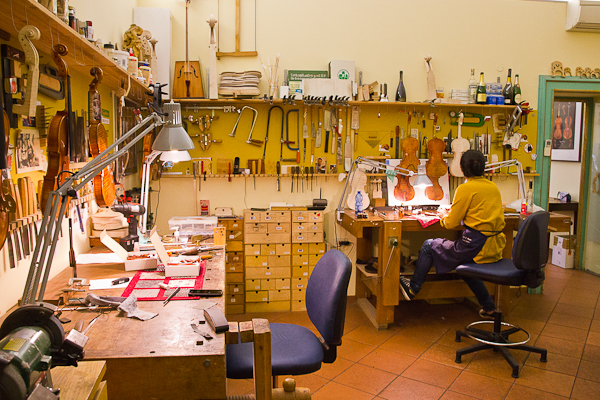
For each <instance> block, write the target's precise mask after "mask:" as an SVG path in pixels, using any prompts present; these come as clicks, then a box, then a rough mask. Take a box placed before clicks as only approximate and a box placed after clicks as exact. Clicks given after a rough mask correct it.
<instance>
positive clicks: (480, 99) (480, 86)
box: [476, 72, 487, 104]
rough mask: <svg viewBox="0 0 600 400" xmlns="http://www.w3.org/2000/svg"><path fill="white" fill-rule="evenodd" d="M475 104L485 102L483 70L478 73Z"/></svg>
mask: <svg viewBox="0 0 600 400" xmlns="http://www.w3.org/2000/svg"><path fill="white" fill-rule="evenodd" d="M476 100H477V104H485V101H486V100H487V96H486V94H485V79H483V72H482V73H481V74H480V75H479V84H478V85H477V97H476Z"/></svg>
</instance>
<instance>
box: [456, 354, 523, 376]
mask: <svg viewBox="0 0 600 400" xmlns="http://www.w3.org/2000/svg"><path fill="white" fill-rule="evenodd" d="M511 353H512V355H513V357H515V360H516V361H517V362H518V363H519V368H521V367H522V365H523V364H525V359H526V357H527V355H526V353H524V352H519V351H512V352H511ZM465 371H468V372H472V373H474V374H478V375H483V376H487V377H488V378H494V379H498V380H501V381H506V382H510V383H512V382H514V381H515V378H513V377H512V368H511V366H510V365H509V364H508V363H507V362H506V360H505V359H504V357H502V355H501V354H500V353H496V352H494V351H492V350H484V351H480V352H478V353H476V355H475V357H474V358H473V359H472V360H471V362H470V363H469V364H468V365H467V368H466V369H465Z"/></svg>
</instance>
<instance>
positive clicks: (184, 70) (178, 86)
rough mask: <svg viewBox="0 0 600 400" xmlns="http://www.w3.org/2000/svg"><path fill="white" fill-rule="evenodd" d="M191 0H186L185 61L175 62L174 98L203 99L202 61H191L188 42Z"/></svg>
mask: <svg viewBox="0 0 600 400" xmlns="http://www.w3.org/2000/svg"><path fill="white" fill-rule="evenodd" d="M189 7H190V0H186V1H185V61H176V62H175V78H174V79H173V98H174V99H202V98H204V90H203V89H202V74H201V72H200V61H190V58H189V44H188V14H189V12H188V11H189Z"/></svg>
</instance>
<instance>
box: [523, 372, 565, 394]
mask: <svg viewBox="0 0 600 400" xmlns="http://www.w3.org/2000/svg"><path fill="white" fill-rule="evenodd" d="M574 383H575V377H574V376H570V375H565V374H559V373H557V372H552V371H548V370H543V369H539V368H534V367H530V366H528V365H526V366H524V367H523V368H522V369H521V372H520V374H519V385H523V386H528V387H532V388H534V389H539V390H543V391H545V392H550V393H554V394H558V395H559V396H570V395H571V390H572V389H573V384H574Z"/></svg>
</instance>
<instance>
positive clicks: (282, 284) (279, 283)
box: [275, 278, 290, 290]
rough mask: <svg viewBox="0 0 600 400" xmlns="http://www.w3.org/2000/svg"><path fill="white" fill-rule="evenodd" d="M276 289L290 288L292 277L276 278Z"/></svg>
mask: <svg viewBox="0 0 600 400" xmlns="http://www.w3.org/2000/svg"><path fill="white" fill-rule="evenodd" d="M275 289H278V290H281V289H288V290H289V289H290V279H289V278H284V279H275Z"/></svg>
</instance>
